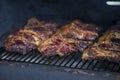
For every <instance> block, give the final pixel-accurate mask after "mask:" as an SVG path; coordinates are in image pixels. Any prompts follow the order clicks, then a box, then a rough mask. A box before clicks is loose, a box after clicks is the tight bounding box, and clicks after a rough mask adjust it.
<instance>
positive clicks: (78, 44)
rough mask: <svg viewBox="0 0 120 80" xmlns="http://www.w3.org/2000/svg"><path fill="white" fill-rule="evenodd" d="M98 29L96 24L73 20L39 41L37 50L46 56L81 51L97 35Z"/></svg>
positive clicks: (64, 54)
mask: <svg viewBox="0 0 120 80" xmlns="http://www.w3.org/2000/svg"><path fill="white" fill-rule="evenodd" d="M92 28H93V29H92ZM99 31H100V30H99V28H98V27H97V26H96V25H93V24H85V23H83V22H81V21H79V20H75V21H72V22H71V23H68V24H66V25H64V26H62V27H61V28H60V29H58V30H57V31H56V33H55V34H53V35H52V37H50V38H49V39H47V40H45V41H44V42H43V43H41V45H40V46H39V47H38V50H39V51H40V52H41V53H42V54H43V55H48V56H51V55H59V56H66V55H69V54H70V53H71V52H78V50H79V51H81V52H82V51H83V50H84V49H85V48H86V47H88V46H89V45H90V44H92V42H93V40H95V39H96V38H97V37H98V32H99Z"/></svg>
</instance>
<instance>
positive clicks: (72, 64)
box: [0, 51, 120, 72]
mask: <svg viewBox="0 0 120 80" xmlns="http://www.w3.org/2000/svg"><path fill="white" fill-rule="evenodd" d="M0 59H1V60H7V61H14V62H16V61H17V62H26V63H35V64H41V65H51V66H59V67H69V68H77V69H86V70H87V69H88V70H97V71H111V72H120V64H118V63H113V62H109V61H106V60H82V59H81V55H77V54H75V53H72V54H70V55H69V56H66V57H59V56H50V57H46V56H43V55H42V54H40V53H38V52H37V51H32V52H30V53H29V54H26V55H21V54H18V53H7V52H1V53H0Z"/></svg>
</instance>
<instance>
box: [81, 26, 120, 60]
mask: <svg viewBox="0 0 120 80" xmlns="http://www.w3.org/2000/svg"><path fill="white" fill-rule="evenodd" d="M82 58H83V59H107V60H109V61H115V62H120V25H115V26H113V27H112V28H111V29H109V30H108V31H107V32H106V33H105V34H103V36H102V37H100V38H99V40H98V42H97V43H95V44H94V45H92V46H91V47H89V48H88V49H86V50H85V51H84V53H83V56H82Z"/></svg>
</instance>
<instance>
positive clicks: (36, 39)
mask: <svg viewBox="0 0 120 80" xmlns="http://www.w3.org/2000/svg"><path fill="white" fill-rule="evenodd" d="M56 26H57V24H56V23H52V22H43V21H39V20H37V19H36V18H32V19H30V20H28V23H27V25H26V26H25V27H24V28H23V29H20V30H18V31H16V32H14V33H12V34H11V35H9V36H8V38H7V39H6V40H5V42H4V44H3V47H4V48H5V50H6V51H8V52H18V53H22V54H26V53H27V52H29V51H31V50H32V49H35V48H37V46H39V44H40V43H41V42H42V41H44V40H46V39H48V38H49V37H50V36H51V35H52V34H53V33H54V32H55V30H56Z"/></svg>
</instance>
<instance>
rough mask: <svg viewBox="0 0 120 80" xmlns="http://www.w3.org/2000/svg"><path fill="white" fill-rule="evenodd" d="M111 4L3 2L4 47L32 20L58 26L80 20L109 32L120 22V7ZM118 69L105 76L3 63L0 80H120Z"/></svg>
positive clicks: (102, 0)
mask: <svg viewBox="0 0 120 80" xmlns="http://www.w3.org/2000/svg"><path fill="white" fill-rule="evenodd" d="M107 1H108V0H0V46H1V45H2V43H3V41H4V40H5V38H6V37H7V36H8V35H9V34H10V33H12V32H14V31H15V30H18V29H20V28H21V27H23V26H24V25H25V23H26V21H27V20H28V19H30V18H32V17H36V18H38V19H40V20H45V21H55V22H58V23H65V22H68V21H70V20H74V19H80V20H82V21H84V22H88V23H94V24H97V25H99V26H101V27H102V28H104V29H108V28H109V27H110V26H112V25H114V24H116V22H117V21H119V20H120V6H109V5H107V4H106V2H107ZM1 52H2V51H1ZM0 57H1V56H0ZM106 64H107V63H106ZM118 66H119V67H118V70H119V71H118V72H112V71H110V70H109V69H108V70H109V71H108V72H107V71H106V72H104V70H102V69H101V71H97V70H96V71H95V70H83V69H77V68H76V69H74V68H73V69H71V68H65V67H56V66H48V65H36V64H31V63H21V62H10V61H4V60H1V59H0V80H26V79H29V80H101V79H102V80H120V75H119V72H120V65H118ZM106 68H107V67H106Z"/></svg>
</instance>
